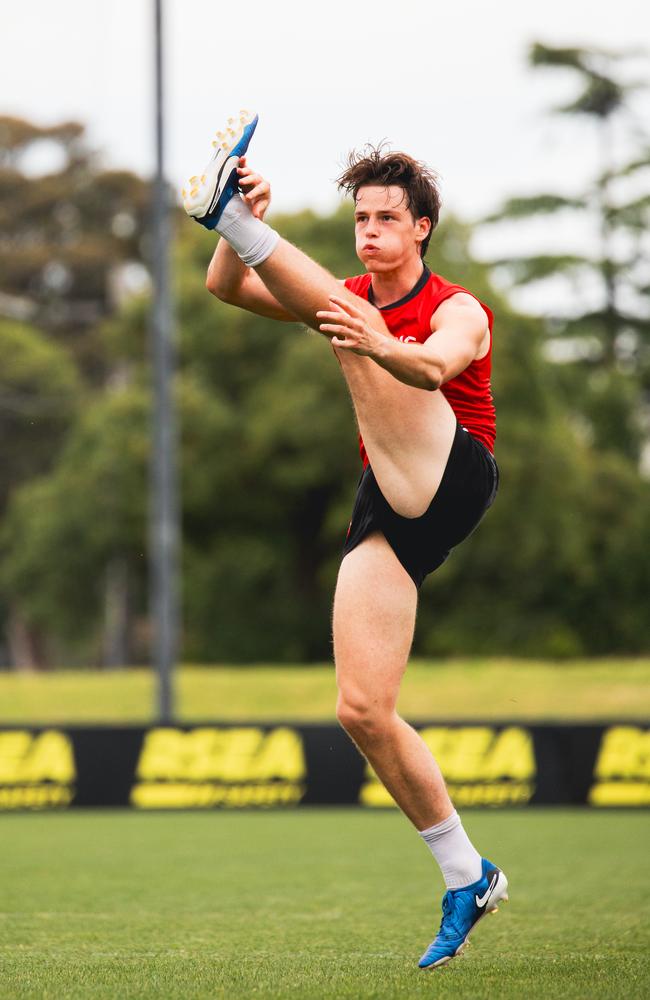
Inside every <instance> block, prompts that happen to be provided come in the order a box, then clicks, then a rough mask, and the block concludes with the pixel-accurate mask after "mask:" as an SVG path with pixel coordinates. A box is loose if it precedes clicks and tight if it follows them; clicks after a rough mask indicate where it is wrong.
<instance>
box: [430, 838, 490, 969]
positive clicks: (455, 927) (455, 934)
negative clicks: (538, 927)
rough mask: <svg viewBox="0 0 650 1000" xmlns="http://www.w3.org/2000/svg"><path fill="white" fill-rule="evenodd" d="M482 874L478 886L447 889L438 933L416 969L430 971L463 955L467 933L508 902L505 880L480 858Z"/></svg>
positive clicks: (443, 898) (443, 899) (474, 884)
mask: <svg viewBox="0 0 650 1000" xmlns="http://www.w3.org/2000/svg"><path fill="white" fill-rule="evenodd" d="M481 868H482V872H483V874H482V875H481V878H480V879H479V880H478V882H473V883H472V884H471V885H466V886H463V888H462V889H448V890H447V892H446V893H445V894H444V896H443V897H442V920H441V922H440V930H439V931H438V935H437V937H436V939H435V940H434V941H432V942H431V944H430V945H429V947H428V948H427V950H426V951H425V953H424V955H423V956H422V958H421V959H420V961H419V963H418V965H419V966H420V968H421V969H432V968H433V967H434V966H436V965H444V964H445V963H446V962H449V961H451V959H452V958H453V957H454V955H457V954H458V953H459V952H460V951H462V949H463V946H464V944H465V942H466V941H467V938H468V937H469V932H470V931H471V929H472V927H473V926H474V925H475V924H476V923H478V921H479V920H480V919H481V917H484V916H485V914H486V913H495V912H496V911H497V909H498V904H499V903H500V902H504V903H507V901H508V879H507V878H506V877H505V875H504V874H503V872H502V871H501V870H500V869H499V868H497V867H496V865H493V864H492V862H491V861H487V860H486V859H485V858H481Z"/></svg>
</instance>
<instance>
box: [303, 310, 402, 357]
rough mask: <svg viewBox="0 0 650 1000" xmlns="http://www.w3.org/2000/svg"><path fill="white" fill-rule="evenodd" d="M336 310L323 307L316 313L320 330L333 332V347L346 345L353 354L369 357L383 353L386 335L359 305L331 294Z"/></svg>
mask: <svg viewBox="0 0 650 1000" xmlns="http://www.w3.org/2000/svg"><path fill="white" fill-rule="evenodd" d="M329 299H330V302H331V303H333V306H334V309H335V310H336V311H331V312H330V311H328V310H325V309H321V310H319V311H318V312H317V313H316V316H317V317H318V319H319V320H321V319H322V320H326V321H327V322H324V323H320V325H319V330H321V331H322V332H323V333H333V334H334V336H333V337H332V339H331V343H332V347H345V348H347V349H348V350H350V351H352V353H353V354H365V355H367V356H368V357H370V358H372V357H378V356H379V355H380V354H381V349H382V346H383V343H384V341H385V339H386V335H385V334H383V333H380V332H379V331H378V330H373V328H372V327H371V326H370V325H369V324H368V322H367V321H366V319H365V317H364V315H363V313H362V312H361V310H360V309H359V308H357V306H355V305H352V303H351V302H348V300H347V299H343V298H340V296H338V295H330V297H329Z"/></svg>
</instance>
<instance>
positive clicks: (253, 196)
mask: <svg viewBox="0 0 650 1000" xmlns="http://www.w3.org/2000/svg"><path fill="white" fill-rule="evenodd" d="M237 173H238V174H239V186H240V188H241V189H242V197H243V199H244V201H245V202H246V204H247V205H248V207H249V208H250V210H251V212H252V213H253V215H254V216H255V218H256V219H263V218H264V215H265V213H266V210H267V208H268V207H269V205H270V204H271V185H270V184H269V182H268V181H265V180H264V178H263V177H262V176H261V174H256V173H255V171H254V170H253V168H252V167H249V166H247V165H246V157H245V156H242V157H240V160H239V166H238V167H237Z"/></svg>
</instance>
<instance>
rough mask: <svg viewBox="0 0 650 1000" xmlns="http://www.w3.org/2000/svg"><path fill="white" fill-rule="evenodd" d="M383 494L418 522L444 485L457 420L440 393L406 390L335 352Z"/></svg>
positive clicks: (363, 362)
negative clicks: (446, 465)
mask: <svg viewBox="0 0 650 1000" xmlns="http://www.w3.org/2000/svg"><path fill="white" fill-rule="evenodd" d="M336 353H337V356H338V357H339V360H340V362H341V367H342V369H343V374H344V375H345V378H346V381H347V383H348V388H349V390H350V395H351V396H352V402H353V404H354V409H355V413H356V417H357V422H358V424H359V429H360V431H361V435H362V437H363V441H364V445H365V448H366V452H367V454H368V459H369V461H370V464H371V466H372V468H373V471H374V473H375V476H376V477H377V482H378V483H379V485H380V488H381V491H382V493H383V494H384V496H385V497H386V499H387V500H388V502H389V504H390V505H391V507H392V508H393V509H394V510H396V511H397V512H398V513H399V514H402V515H403V516H404V517H419V516H420V515H421V514H422V513H423V512H424V511H425V510H426V509H427V507H428V506H429V504H430V503H431V500H432V498H433V496H434V495H435V492H436V490H437V489H438V486H439V484H440V480H441V479H442V475H443V472H444V469H445V464H446V462H447V458H448V456H449V452H450V450H451V445H452V441H453V438H454V433H455V430H456V423H457V421H456V417H455V415H454V412H453V410H452V408H451V406H450V405H449V403H448V402H447V400H446V399H445V397H444V395H443V394H442V393H441V392H439V391H438V392H428V391H427V390H425V389H416V388H415V387H414V386H411V385H405V384H404V383H403V382H400V381H399V380H398V379H396V378H394V377H393V376H392V375H390V374H389V372H387V371H385V370H384V369H383V368H381V367H380V366H379V365H377V364H375V362H374V361H372V360H371V359H370V358H367V357H359V356H358V355H355V354H350V353H349V352H344V351H342V350H339V351H337V352H336Z"/></svg>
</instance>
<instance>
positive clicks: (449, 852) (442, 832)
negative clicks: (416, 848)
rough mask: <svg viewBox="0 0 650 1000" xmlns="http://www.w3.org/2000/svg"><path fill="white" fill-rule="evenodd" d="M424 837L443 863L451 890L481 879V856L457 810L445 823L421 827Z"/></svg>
mask: <svg viewBox="0 0 650 1000" xmlns="http://www.w3.org/2000/svg"><path fill="white" fill-rule="evenodd" d="M420 836H421V837H422V839H423V840H424V841H426V843H427V844H428V845H429V850H430V851H431V853H432V854H433V856H434V858H435V859H436V861H437V862H438V864H439V865H440V870H441V872H442V876H443V878H444V880H445V885H446V886H447V888H448V889H460V888H461V887H462V886H464V885H471V884H472V882H477V881H478V879H480V877H481V871H482V869H481V855H480V854H479V853H478V851H477V850H476V849H475V848H474V847H473V846H472V842H471V841H470V839H469V837H468V836H467V834H466V833H465V830H464V829H463V824H462V823H461V821H460V816H459V815H458V813H457V812H456V810H454V811H453V813H452V814H451V816H448V817H447V819H445V820H443V821H442V823H436V825H435V826H430V827H429V828H428V830H420Z"/></svg>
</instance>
